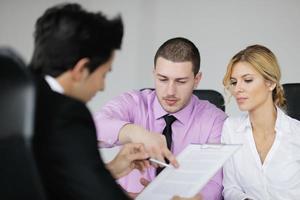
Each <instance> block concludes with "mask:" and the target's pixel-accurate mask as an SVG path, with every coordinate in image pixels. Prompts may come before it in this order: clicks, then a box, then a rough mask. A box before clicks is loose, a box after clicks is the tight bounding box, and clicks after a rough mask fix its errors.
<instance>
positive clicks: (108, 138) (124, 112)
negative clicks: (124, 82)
mask: <svg viewBox="0 0 300 200" xmlns="http://www.w3.org/2000/svg"><path fill="white" fill-rule="evenodd" d="M135 105H136V102H135V99H134V97H133V96H132V94H131V93H124V94H122V95H120V96H119V97H117V98H115V99H113V100H111V101H110V102H108V103H107V104H106V105H104V106H103V107H102V108H101V109H100V110H99V111H98V112H96V113H94V115H93V117H94V122H95V125H96V129H97V139H98V143H99V144H100V147H112V146H114V145H118V138H119V132H120V130H121V128H122V127H123V126H124V125H126V124H128V123H132V117H131V116H132V115H133V112H134V107H135Z"/></svg>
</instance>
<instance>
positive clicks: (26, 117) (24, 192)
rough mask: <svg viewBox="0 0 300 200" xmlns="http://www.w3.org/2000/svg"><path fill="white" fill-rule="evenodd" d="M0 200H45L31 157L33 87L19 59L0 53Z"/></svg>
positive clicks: (4, 51) (3, 51)
mask: <svg viewBox="0 0 300 200" xmlns="http://www.w3.org/2000/svg"><path fill="white" fill-rule="evenodd" d="M0 91H1V97H0V99H1V100H0V163H1V164H0V199H9V200H15V199H16V200H17V199H31V200H32V199H33V200H35V199H39V200H40V199H45V197H44V193H43V188H42V185H41V181H40V180H39V175H38V172H37V168H36V166H35V161H34V158H33V154H32V152H31V145H30V142H31V136H32V133H33V113H34V94H35V90H34V86H33V83H32V81H31V79H30V77H29V74H28V73H27V71H26V68H25V65H23V63H22V61H21V59H20V58H19V57H17V56H16V55H14V53H13V51H10V50H7V49H6V50H3V49H1V50H0Z"/></svg>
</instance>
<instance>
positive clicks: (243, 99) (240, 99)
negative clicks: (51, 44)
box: [236, 97, 248, 103]
mask: <svg viewBox="0 0 300 200" xmlns="http://www.w3.org/2000/svg"><path fill="white" fill-rule="evenodd" d="M247 99H248V98H246V97H239V98H236V101H237V102H238V103H243V102H244V101H246V100H247Z"/></svg>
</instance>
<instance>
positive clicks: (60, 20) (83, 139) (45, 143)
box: [30, 4, 149, 200]
mask: <svg viewBox="0 0 300 200" xmlns="http://www.w3.org/2000/svg"><path fill="white" fill-rule="evenodd" d="M35 28H36V30H35V35H34V36H35V47H34V53H33V57H32V60H31V63H30V69H31V71H33V73H34V74H35V75H37V78H36V83H37V106H36V121H35V136H34V139H33V150H34V154H35V157H36V160H37V164H38V169H39V172H40V174H41V177H42V181H43V183H44V186H45V190H46V193H47V194H46V195H47V197H48V199H55V200H57V199H62V200H68V199H72V200H73V199H78V200H79V199H80V200H89V199H98V200H99V199H127V198H128V197H127V195H125V194H124V193H123V192H122V190H121V189H120V187H119V186H118V185H117V184H116V183H115V180H114V179H113V177H112V176H111V174H110V173H109V171H108V170H107V168H108V169H109V170H110V172H111V173H112V175H113V176H114V177H115V178H119V177H120V176H123V175H125V174H126V173H128V172H129V171H131V170H132V169H133V168H139V169H143V167H145V165H146V166H147V165H149V163H148V162H147V161H139V160H143V159H146V158H147V157H148V155H147V154H146V153H145V151H144V149H143V146H142V144H129V145H128V146H125V147H124V148H123V149H122V150H121V152H120V153H119V154H118V156H117V157H116V158H115V160H114V161H112V162H111V163H109V164H108V166H105V164H104V163H103V162H102V161H101V159H100V156H99V152H98V149H97V140H96V130H95V126H94V122H93V119H92V117H91V114H90V112H89V110H88V109H87V107H86V105H85V103H86V102H87V101H89V100H90V99H91V98H92V97H93V96H94V95H95V94H96V92H97V91H99V90H103V89H104V79H105V75H106V73H107V72H109V71H110V70H111V65H112V61H113V59H114V51H115V50H116V49H119V48H120V45H121V40H122V37H123V23H122V21H121V18H120V17H117V18H115V19H112V20H108V19H107V18H106V17H104V16H103V15H102V14H101V13H91V12H87V11H85V10H84V9H82V8H81V6H79V5H78V4H62V5H58V6H54V7H52V8H49V9H48V10H47V11H46V12H45V13H44V14H43V15H42V16H41V17H40V18H39V19H38V20H37V22H36V27H35Z"/></svg>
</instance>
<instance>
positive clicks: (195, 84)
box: [194, 72, 202, 89]
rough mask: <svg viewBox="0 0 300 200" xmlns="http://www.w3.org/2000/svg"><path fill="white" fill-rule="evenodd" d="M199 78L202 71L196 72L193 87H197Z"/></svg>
mask: <svg viewBox="0 0 300 200" xmlns="http://www.w3.org/2000/svg"><path fill="white" fill-rule="evenodd" d="M201 78H202V72H198V73H197V74H196V76H195V82H194V89H196V88H197V87H198V85H199V82H200V81H201Z"/></svg>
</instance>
